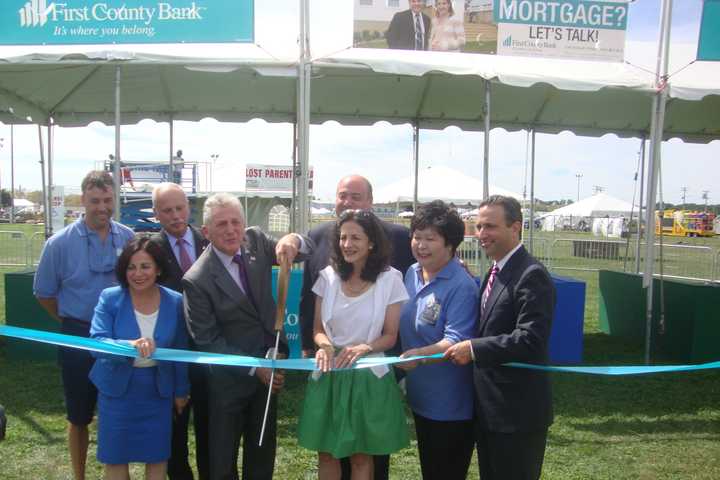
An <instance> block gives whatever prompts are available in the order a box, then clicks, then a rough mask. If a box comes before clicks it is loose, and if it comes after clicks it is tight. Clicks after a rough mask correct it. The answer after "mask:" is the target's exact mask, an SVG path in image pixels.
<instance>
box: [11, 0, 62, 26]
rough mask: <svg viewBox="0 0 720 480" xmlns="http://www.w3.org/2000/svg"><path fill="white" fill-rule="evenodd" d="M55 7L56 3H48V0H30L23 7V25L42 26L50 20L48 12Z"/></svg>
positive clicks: (21, 23)
mask: <svg viewBox="0 0 720 480" xmlns="http://www.w3.org/2000/svg"><path fill="white" fill-rule="evenodd" d="M53 9H55V3H51V4H50V5H48V4H47V0H30V1H29V2H27V3H26V4H25V6H24V7H23V8H21V9H20V10H19V11H18V13H19V14H20V26H21V27H38V26H39V27H42V26H43V25H45V24H46V23H47V21H48V14H50V12H52V11H53Z"/></svg>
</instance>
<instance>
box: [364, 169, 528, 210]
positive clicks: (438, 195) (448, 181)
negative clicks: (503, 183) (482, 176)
mask: <svg viewBox="0 0 720 480" xmlns="http://www.w3.org/2000/svg"><path fill="white" fill-rule="evenodd" d="M418 176H419V178H418V201H419V202H421V203H425V202H429V201H432V200H444V201H445V202H448V203H450V202H452V203H454V204H455V205H457V206H460V205H466V204H468V203H471V204H477V203H478V202H479V201H480V199H482V187H483V182H482V180H478V179H477V178H475V177H471V176H469V175H466V174H464V173H462V172H460V171H458V170H454V169H452V168H448V167H445V166H437V167H428V168H424V169H421V170H420V172H419V174H418ZM413 188H414V179H413V177H412V176H409V177H405V178H402V179H400V180H397V181H395V182H392V183H390V184H389V185H385V186H383V187H381V188H378V189H376V190H375V191H374V192H373V200H374V202H375V203H390V202H412V201H413ZM490 194H491V195H506V196H511V197H515V198H517V199H518V200H521V199H522V195H520V194H518V193H515V192H511V191H510V190H505V189H504V188H500V187H496V186H494V185H490Z"/></svg>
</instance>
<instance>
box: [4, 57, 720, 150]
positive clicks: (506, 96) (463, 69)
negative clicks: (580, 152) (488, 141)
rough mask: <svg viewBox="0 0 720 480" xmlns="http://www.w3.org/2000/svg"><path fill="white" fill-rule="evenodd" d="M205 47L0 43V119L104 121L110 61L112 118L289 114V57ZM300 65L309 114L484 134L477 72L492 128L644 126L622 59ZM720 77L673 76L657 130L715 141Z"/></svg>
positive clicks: (292, 67) (647, 88)
mask: <svg viewBox="0 0 720 480" xmlns="http://www.w3.org/2000/svg"><path fill="white" fill-rule="evenodd" d="M122 47H124V48H125V49H124V50H123V49H122ZM211 47H212V48H210V47H209V46H207V45H179V46H178V45H152V46H132V47H129V46H118V47H109V46H103V47H92V46H90V47H83V46H72V47H53V48H49V47H33V48H35V51H33V50H28V49H29V48H30V47H24V48H22V49H21V48H18V47H0V121H3V122H5V123H10V122H15V123H22V122H26V121H27V120H26V117H32V121H33V122H35V123H36V122H42V123H45V122H46V121H47V118H48V117H49V116H51V115H52V117H53V119H54V122H55V123H56V124H58V125H61V126H79V125H87V124H88V123H90V122H91V121H101V122H104V123H106V124H112V123H114V108H115V107H114V91H115V71H116V66H117V65H120V66H121V90H122V94H121V109H122V122H123V123H137V122H138V121H140V120H142V119H145V118H151V119H154V120H156V121H167V120H169V119H171V118H172V119H176V120H199V119H202V118H204V117H212V118H216V119H218V120H223V121H244V120H248V119H251V118H264V119H266V120H268V121H292V120H293V119H294V118H295V115H296V80H297V59H294V58H285V59H276V58H275V57H273V56H271V55H270V54H268V53H267V52H265V51H264V50H263V49H261V48H260V47H258V46H256V45H246V44H241V45H212V46H211ZM98 48H101V49H98ZM128 48H133V50H128ZM38 51H41V52H42V53H37V52H38ZM28 52H32V53H28ZM651 58H652V57H651ZM688 58H689V57H688ZM686 59H687V58H686ZM683 62H684V60H682V61H681V60H678V61H677V62H676V65H682V66H684V64H683ZM312 68H313V80H312V93H311V106H310V108H311V120H312V121H313V122H324V121H327V120H336V121H339V122H341V123H343V124H347V125H367V124H373V123H375V122H377V121H380V120H385V121H390V122H392V123H406V122H417V123H418V125H419V126H420V127H422V128H437V129H441V128H445V127H447V126H449V125H456V126H458V127H461V128H463V129H466V130H482V129H483V121H484V116H483V101H484V92H485V86H486V83H485V80H489V81H490V82H491V88H490V93H491V110H490V120H491V124H492V126H493V127H502V128H505V129H507V130H520V129H526V128H529V127H534V128H535V129H536V131H538V132H547V133H557V132H561V131H565V130H569V131H573V132H575V133H577V134H581V135H603V134H606V133H616V134H617V135H619V136H624V137H632V136H642V135H646V134H647V132H648V131H649V128H650V107H651V102H652V96H653V93H654V90H653V88H652V84H653V75H651V74H650V73H649V72H648V71H647V70H646V69H644V68H640V67H636V66H633V65H632V64H628V63H626V64H622V63H608V62H588V61H575V60H563V59H551V58H524V59H522V61H520V60H519V59H518V58H517V57H502V56H497V55H480V54H475V55H468V54H452V53H446V52H408V51H394V50H379V49H373V50H370V49H346V50H342V51H340V52H339V53H335V54H331V55H328V56H326V57H322V58H317V59H315V60H314V61H313V67H312ZM718 78H720V65H719V64H717V62H714V63H713V62H695V63H694V64H692V65H690V66H689V67H687V68H685V69H684V70H681V71H680V72H679V73H677V75H675V76H673V77H671V79H670V91H669V95H670V101H669V104H668V107H667V114H666V122H665V125H666V134H665V136H666V138H672V137H679V138H682V139H684V140H686V141H698V142H707V141H710V140H712V139H715V138H720V85H719V84H718V82H717V79H718ZM49 86H52V88H50V87H49ZM10 109H12V111H13V113H12V114H11V113H9V110H10Z"/></svg>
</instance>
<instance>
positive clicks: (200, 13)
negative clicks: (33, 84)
mask: <svg viewBox="0 0 720 480" xmlns="http://www.w3.org/2000/svg"><path fill="white" fill-rule="evenodd" d="M253 1H254V0H194V1H188V0H167V1H152V0H124V1H122V2H118V1H110V0H107V1H98V0H65V1H48V0H3V2H2V4H1V5H2V6H1V7H0V9H1V11H2V15H0V44H4V45H45V44H113V43H225V42H252V41H253V39H254V19H253V13H254V11H253V7H254V3H253Z"/></svg>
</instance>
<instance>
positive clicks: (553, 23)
mask: <svg viewBox="0 0 720 480" xmlns="http://www.w3.org/2000/svg"><path fill="white" fill-rule="evenodd" d="M627 13H628V4H627V2H625V1H612V0H607V1H605V0H496V1H495V3H494V7H493V18H494V20H495V22H497V24H498V35H497V53H498V54H502V55H525V56H545V57H563V58H574V59H580V60H604V61H618V62H622V61H623V59H624V47H625V30H626V28H627Z"/></svg>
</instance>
